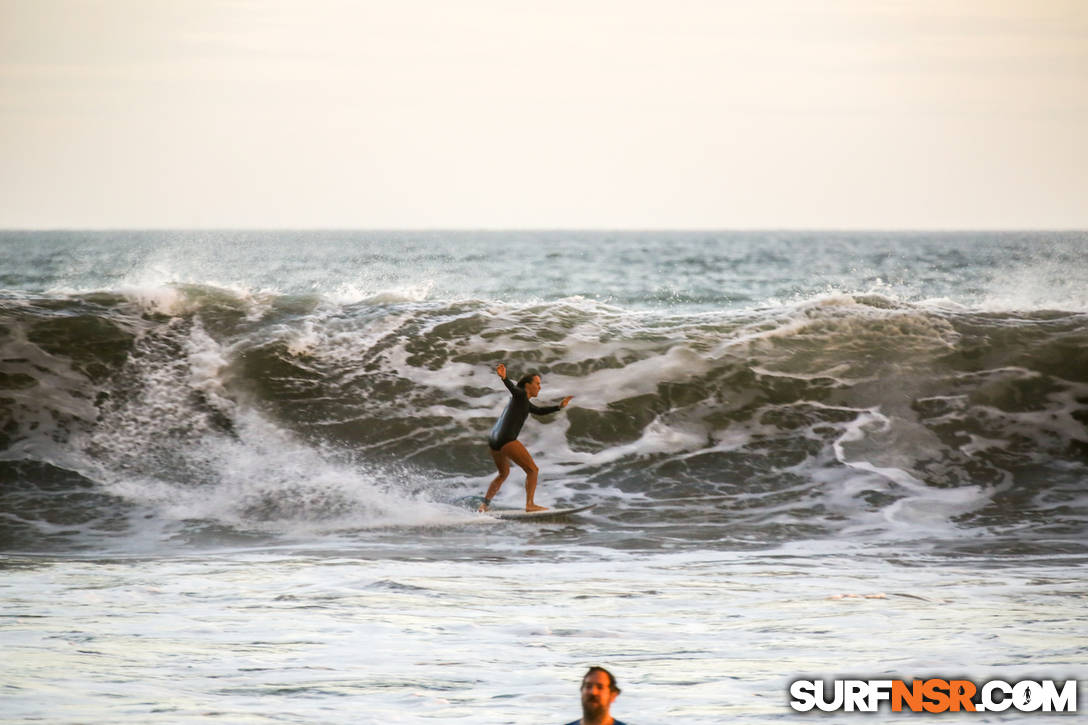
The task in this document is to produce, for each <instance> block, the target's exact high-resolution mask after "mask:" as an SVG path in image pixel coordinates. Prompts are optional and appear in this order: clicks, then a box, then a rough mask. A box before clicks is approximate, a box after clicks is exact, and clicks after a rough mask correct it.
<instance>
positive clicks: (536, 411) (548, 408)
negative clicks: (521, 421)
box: [529, 403, 562, 415]
mask: <svg viewBox="0 0 1088 725" xmlns="http://www.w3.org/2000/svg"><path fill="white" fill-rule="evenodd" d="M560 410H562V408H560V407H559V406H558V405H545V406H536V405H533V404H532V403H529V412H530V413H532V414H533V415H549V414H550V413H558V412H559V411H560Z"/></svg>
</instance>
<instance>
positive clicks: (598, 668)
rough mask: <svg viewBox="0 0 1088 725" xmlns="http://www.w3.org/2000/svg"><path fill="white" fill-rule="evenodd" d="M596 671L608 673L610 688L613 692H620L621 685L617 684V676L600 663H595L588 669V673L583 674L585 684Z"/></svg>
mask: <svg viewBox="0 0 1088 725" xmlns="http://www.w3.org/2000/svg"><path fill="white" fill-rule="evenodd" d="M594 672H603V673H605V674H606V675H608V689H609V690H612V692H614V693H616V694H617V695H618V694H620V688H619V685H617V684H616V678H615V676H614V675H613V674H612V673H611V672H609V671H608V670H606V669H605V668H603V667H601V666H600V665H593V666H592V667H590V668H589V669H588V670H586V673H585V674H584V675H582V684H583V685H584V684H585V683H586V678H587V677H589V676H590V675H592V674H593V673H594Z"/></svg>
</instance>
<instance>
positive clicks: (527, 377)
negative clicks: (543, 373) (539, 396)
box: [518, 373, 540, 388]
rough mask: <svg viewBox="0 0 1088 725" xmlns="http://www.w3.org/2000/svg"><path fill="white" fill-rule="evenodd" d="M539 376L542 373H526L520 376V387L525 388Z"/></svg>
mask: <svg viewBox="0 0 1088 725" xmlns="http://www.w3.org/2000/svg"><path fill="white" fill-rule="evenodd" d="M539 376H540V373H525V374H524V375H522V376H521V377H520V378H518V387H519V388H524V387H525V386H526V385H528V384H529V383H530V382H531V381H532V379H533V378H536V377H539Z"/></svg>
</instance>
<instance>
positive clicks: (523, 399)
mask: <svg viewBox="0 0 1088 725" xmlns="http://www.w3.org/2000/svg"><path fill="white" fill-rule="evenodd" d="M502 382H503V385H505V386H506V389H507V390H509V391H510V395H511V398H510V402H509V403H507V404H506V410H504V411H503V412H502V415H500V416H499V419H498V420H497V421H495V426H494V427H493V428H492V429H491V434H490V435H488V437H487V445H489V446H490V447H491V450H493V451H500V450H502V447H503V446H505V445H506V444H507V443H509V442H510V441H516V440H517V439H518V433H521V426H523V425H525V419H526V418H528V417H529V413H532V414H534V415H547V414H548V413H557V412H559V410H560V408H559V406H558V405H545V406H544V407H543V408H541V407H539V406H536V405H533V404H532V403H531V402H529V394H528V393H526V392H525V388H519V387H518V386H516V385H514V384H513V383H512V382H510V380H509V379H507V378H503V379H502Z"/></svg>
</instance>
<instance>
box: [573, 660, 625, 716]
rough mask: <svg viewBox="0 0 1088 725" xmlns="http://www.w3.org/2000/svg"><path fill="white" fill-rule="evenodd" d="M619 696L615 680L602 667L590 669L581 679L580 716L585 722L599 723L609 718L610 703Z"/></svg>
mask: <svg viewBox="0 0 1088 725" xmlns="http://www.w3.org/2000/svg"><path fill="white" fill-rule="evenodd" d="M619 694H620V688H619V687H617V686H616V678H615V677H613V676H612V673H611V672H609V671H608V670H606V669H605V668H603V667H590V668H589V671H587V672H586V674H585V676H584V677H582V716H583V719H584V720H586V721H592V722H600V721H602V720H605V719H607V718H608V716H609V710H610V709H611V708H612V703H613V702H615V700H616V697H617V696H619Z"/></svg>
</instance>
